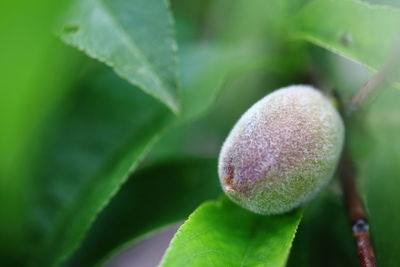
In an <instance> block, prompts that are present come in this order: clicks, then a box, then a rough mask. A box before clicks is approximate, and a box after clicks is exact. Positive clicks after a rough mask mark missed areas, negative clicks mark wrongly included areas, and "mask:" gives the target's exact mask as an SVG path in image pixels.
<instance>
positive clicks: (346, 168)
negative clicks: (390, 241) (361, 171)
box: [339, 147, 376, 267]
mask: <svg viewBox="0 0 400 267" xmlns="http://www.w3.org/2000/svg"><path fill="white" fill-rule="evenodd" d="M339 175H340V181H341V184H342V190H343V195H344V201H345V204H346V208H347V213H348V217H349V221H350V226H351V230H352V233H353V237H354V240H355V243H356V249H357V254H358V258H359V261H360V266H361V267H375V266H376V260H375V254H374V249H373V247H372V244H371V239H370V235H369V224H368V218H367V215H366V212H365V209H364V206H363V204H362V201H361V198H360V195H359V193H358V191H357V188H356V185H355V178H356V170H355V167H354V164H353V162H352V161H351V160H350V157H349V155H348V151H347V148H346V147H345V149H344V151H343V154H342V158H341V161H340V164H339Z"/></svg>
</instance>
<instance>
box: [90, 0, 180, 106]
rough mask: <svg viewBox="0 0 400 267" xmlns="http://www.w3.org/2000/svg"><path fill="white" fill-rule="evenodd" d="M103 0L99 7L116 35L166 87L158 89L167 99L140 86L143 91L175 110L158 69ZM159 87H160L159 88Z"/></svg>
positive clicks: (160, 83) (172, 99) (100, 1)
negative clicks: (115, 30) (115, 29)
mask: <svg viewBox="0 0 400 267" xmlns="http://www.w3.org/2000/svg"><path fill="white" fill-rule="evenodd" d="M103 1H104V0H97V2H98V4H99V6H100V7H101V9H102V10H103V11H104V12H105V13H106V14H108V17H109V19H110V22H111V23H112V24H113V25H114V26H115V28H117V29H118V33H119V34H118V35H120V36H121V37H122V40H123V41H124V43H126V45H127V47H128V49H129V50H130V51H131V52H132V54H134V55H137V56H138V57H139V58H140V59H141V60H142V61H143V62H144V63H145V65H146V67H147V69H149V70H150V71H151V72H152V73H153V75H154V76H155V78H156V80H157V84H158V85H160V87H165V88H167V89H166V90H158V91H159V92H160V93H161V94H165V97H167V98H168V100H166V101H164V100H163V99H160V97H159V96H157V95H155V94H154V93H153V92H151V90H148V89H147V88H142V89H143V90H144V91H146V92H147V93H148V94H150V95H152V96H153V97H154V98H157V99H159V100H161V101H162V102H167V103H166V104H167V105H168V106H171V108H172V109H173V110H174V111H175V109H177V107H176V104H175V101H174V97H173V95H172V94H171V93H170V91H169V90H168V86H165V81H163V79H162V78H161V77H162V75H160V73H159V71H158V69H157V68H156V67H155V66H154V65H153V64H152V63H151V61H150V60H149V59H148V58H147V57H146V56H145V53H144V52H143V50H142V49H141V48H140V47H139V46H138V45H137V43H136V42H135V41H134V40H133V39H132V38H131V37H130V36H129V34H128V33H127V32H126V30H125V28H124V27H123V25H122V24H121V23H119V21H118V19H117V18H116V16H115V14H114V13H113V12H112V10H111V9H110V8H109V7H108V5H107V4H106V3H104V2H103ZM140 87H141V86H140ZM159 89H160V88H159ZM168 102H169V103H168Z"/></svg>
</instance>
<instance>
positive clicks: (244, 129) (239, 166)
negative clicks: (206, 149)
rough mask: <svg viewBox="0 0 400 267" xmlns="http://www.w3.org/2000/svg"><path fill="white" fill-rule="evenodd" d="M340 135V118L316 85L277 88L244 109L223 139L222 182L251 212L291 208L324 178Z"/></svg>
mask: <svg viewBox="0 0 400 267" xmlns="http://www.w3.org/2000/svg"><path fill="white" fill-rule="evenodd" d="M343 139H344V126H343V122H342V119H341V117H340V115H339V114H338V112H337V111H336V109H335V108H334V107H333V105H332V104H331V103H330V102H329V100H328V99H327V98H326V97H325V96H324V95H323V94H321V93H320V92H319V91H317V90H316V89H314V88H313V87H310V86H305V85H294V86H289V87H285V88H281V89H279V90H276V91H275V92H273V93H271V94H269V95H267V96H265V97H264V98H263V99H261V100H260V101H258V102H257V103H255V104H254V105H253V106H252V107H251V108H250V109H249V110H247V111H246V112H245V113H244V114H243V116H242V117H241V118H240V119H239V121H238V122H237V123H236V125H235V126H234V127H233V129H232V130H231V132H230V134H229V136H228V137H227V139H226V140H225V143H224V145H223V146H222V149H221V152H220V156H219V163H218V173H219V177H220V182H221V185H222V188H223V190H224V191H225V193H226V194H227V195H228V196H229V198H231V199H232V200H233V201H234V202H236V203H238V204H239V205H241V206H242V207H245V208H247V209H249V210H251V211H253V212H256V213H260V214H277V213H283V212H286V211H289V210H291V209H293V208H295V207H298V206H299V205H301V204H302V203H304V202H305V201H307V200H309V199H311V198H312V197H313V196H314V195H315V194H316V193H317V192H318V191H319V190H320V189H321V188H322V187H323V186H324V185H326V184H327V183H328V181H329V180H330V178H331V177H332V175H333V173H334V171H335V169H336V165H337V162H338V159H339V157H340V153H341V150H342V147H343Z"/></svg>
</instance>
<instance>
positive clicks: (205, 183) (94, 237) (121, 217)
mask: <svg viewBox="0 0 400 267" xmlns="http://www.w3.org/2000/svg"><path fill="white" fill-rule="evenodd" d="M216 163H217V162H216V160H215V159H180V160H170V161H168V162H164V163H160V164H155V165H154V166H150V167H147V168H145V169H143V170H140V171H138V172H137V173H136V174H134V175H133V176H132V177H130V179H129V181H128V182H127V183H126V184H125V185H124V187H123V188H122V189H121V191H120V192H119V193H118V194H117V195H116V196H115V197H114V198H113V199H112V200H111V202H110V203H109V205H108V206H107V207H106V208H105V209H104V211H102V213H101V214H100V215H99V218H98V219H97V220H96V222H95V223H94V225H93V226H92V229H91V230H90V232H89V233H88V235H87V238H86V240H85V241H84V242H83V243H82V247H81V248H80V249H79V250H78V252H77V253H76V254H75V255H74V256H73V257H72V258H71V259H70V260H69V261H68V262H67V264H66V265H69V266H91V265H93V264H94V263H96V262H97V261H98V260H99V259H102V258H104V257H105V256H106V255H107V254H109V253H110V252H112V253H113V254H114V253H116V252H118V251H119V249H117V250H116V251H114V250H115V248H117V247H122V248H123V247H125V246H127V245H131V243H132V242H138V241H140V236H142V235H143V234H145V233H148V232H153V231H154V229H158V228H161V227H164V226H165V225H168V224H172V223H175V222H178V221H182V220H184V219H186V218H187V216H188V215H189V214H190V213H191V212H192V211H193V210H194V209H195V208H196V207H197V206H198V205H200V204H201V202H203V201H205V200H208V199H210V198H215V197H217V195H218V194H220V193H221V189H220V186H219V182H218V177H217V173H216V171H215V169H216ZM127 203H129V204H128V205H127ZM143 203H146V206H145V208H143ZM109 229H118V231H109ZM131 240H133V241H131ZM127 242H128V244H124V243H127ZM122 244H124V245H123V246H121V245H122Z"/></svg>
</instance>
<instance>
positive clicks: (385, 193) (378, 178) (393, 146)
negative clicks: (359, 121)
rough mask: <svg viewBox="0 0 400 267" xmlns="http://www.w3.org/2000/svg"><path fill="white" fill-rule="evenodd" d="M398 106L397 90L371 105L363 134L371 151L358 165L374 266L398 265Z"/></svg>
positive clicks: (399, 245)
mask: <svg viewBox="0 0 400 267" xmlns="http://www.w3.org/2000/svg"><path fill="white" fill-rule="evenodd" d="M399 103H400V92H399V90H398V89H394V88H391V89H389V90H386V91H384V92H383V93H382V95H381V96H379V97H378V99H377V100H376V102H375V103H373V104H372V105H371V109H370V111H369V113H368V116H367V126H368V128H367V130H368V133H369V135H370V136H371V137H372V138H373V139H372V141H371V140H367V141H369V143H368V144H369V147H371V150H372V151H371V152H370V154H369V156H368V157H367V158H366V159H365V160H364V161H363V162H362V163H361V164H360V169H361V173H360V178H361V179H362V183H361V185H362V187H361V188H362V189H363V192H364V194H365V200H366V205H367V208H368V211H369V220H370V227H371V234H372V239H373V244H374V246H375V249H376V257H377V263H378V265H379V266H387V267H389V266H396V265H398V262H399V256H398V255H399V254H398V252H399V251H400V243H399V242H398V240H399V239H400V231H399V230H398V225H399V224H400V213H399V212H397V210H398V207H399V205H400V194H399V188H400V179H399V177H400V165H399V162H400V143H399V142H398V138H399V135H400V117H399V115H398V114H399V112H400V106H399ZM364 145H365V144H364Z"/></svg>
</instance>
